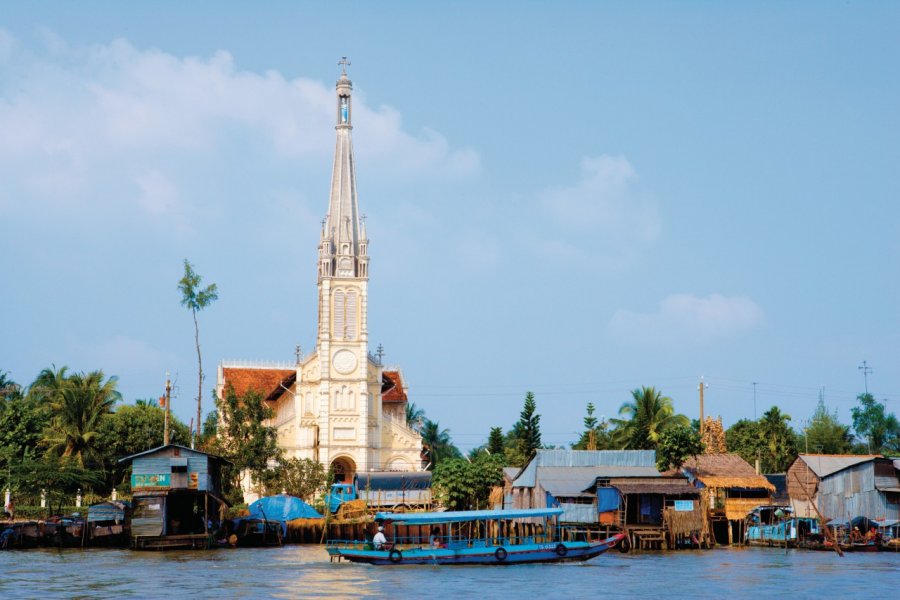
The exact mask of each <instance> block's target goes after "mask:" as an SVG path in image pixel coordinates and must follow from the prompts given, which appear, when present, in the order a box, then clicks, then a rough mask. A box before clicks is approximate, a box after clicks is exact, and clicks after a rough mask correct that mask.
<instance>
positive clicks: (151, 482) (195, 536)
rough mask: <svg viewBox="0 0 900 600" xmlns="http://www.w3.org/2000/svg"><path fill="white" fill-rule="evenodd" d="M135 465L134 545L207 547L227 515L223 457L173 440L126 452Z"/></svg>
mask: <svg viewBox="0 0 900 600" xmlns="http://www.w3.org/2000/svg"><path fill="white" fill-rule="evenodd" d="M119 463H120V464H123V465H127V464H130V465H131V491H132V494H133V511H132V518H131V544H132V547H133V548H135V549H170V548H173V549H174V548H206V547H208V545H209V539H210V534H211V533H213V531H214V530H215V528H216V527H218V525H219V523H221V521H222V520H223V519H224V515H225V509H226V507H227V506H228V504H227V502H226V501H225V500H224V499H223V497H222V466H223V465H230V464H231V463H230V462H229V461H227V460H225V459H224V458H221V457H218V456H214V455H212V454H207V453H205V452H200V451H199V450H192V449H190V448H185V447H184V446H179V445H177V444H169V445H167V446H161V447H159V448H153V449H152V450H147V451H146V452H141V453H139V454H134V455H132V456H127V457H125V458H122V459H120V460H119Z"/></svg>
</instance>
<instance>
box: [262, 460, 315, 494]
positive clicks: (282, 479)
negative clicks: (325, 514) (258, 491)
mask: <svg viewBox="0 0 900 600" xmlns="http://www.w3.org/2000/svg"><path fill="white" fill-rule="evenodd" d="M325 477H326V473H325V467H324V466H323V465H322V463H320V462H318V461H314V460H310V459H308V458H282V459H280V460H279V461H278V465H277V466H276V467H275V468H274V469H269V470H268V471H266V472H264V473H263V474H262V483H263V486H264V488H265V493H266V495H267V496H271V495H275V494H281V493H286V494H290V495H291V496H297V497H298V498H302V499H303V500H306V501H312V499H313V496H314V495H315V493H316V492H317V491H318V490H320V489H321V488H322V487H323V486H324V485H325Z"/></svg>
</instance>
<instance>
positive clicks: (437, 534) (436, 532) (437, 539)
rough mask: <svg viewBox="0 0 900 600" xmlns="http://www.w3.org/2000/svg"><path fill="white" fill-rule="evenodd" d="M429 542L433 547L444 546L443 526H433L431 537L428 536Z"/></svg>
mask: <svg viewBox="0 0 900 600" xmlns="http://www.w3.org/2000/svg"><path fill="white" fill-rule="evenodd" d="M428 543H429V544H430V545H431V547H432V548H443V547H444V544H443V543H441V528H440V527H438V526H437V525H435V526H434V527H432V528H431V537H430V538H428Z"/></svg>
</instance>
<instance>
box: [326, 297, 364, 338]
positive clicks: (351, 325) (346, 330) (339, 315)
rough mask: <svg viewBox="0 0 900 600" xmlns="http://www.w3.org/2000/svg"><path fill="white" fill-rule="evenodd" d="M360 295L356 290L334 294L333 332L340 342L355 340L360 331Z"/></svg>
mask: <svg viewBox="0 0 900 600" xmlns="http://www.w3.org/2000/svg"><path fill="white" fill-rule="evenodd" d="M358 297H359V296H358V294H357V293H356V290H349V291H346V292H345V291H344V290H336V291H335V292H334V303H333V305H332V306H333V311H334V315H333V322H334V329H333V331H332V333H333V335H334V337H335V338H336V339H339V340H355V339H356V336H357V330H358V325H357V324H358V322H359V315H358V309H357V299H358Z"/></svg>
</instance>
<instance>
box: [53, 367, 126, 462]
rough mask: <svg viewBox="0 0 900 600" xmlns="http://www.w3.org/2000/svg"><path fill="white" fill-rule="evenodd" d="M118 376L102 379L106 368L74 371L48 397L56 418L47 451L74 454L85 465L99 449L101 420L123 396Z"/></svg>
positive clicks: (60, 454)
mask: <svg viewBox="0 0 900 600" xmlns="http://www.w3.org/2000/svg"><path fill="white" fill-rule="evenodd" d="M117 384H118V378H117V377H110V378H109V379H107V380H106V381H105V382H104V381H103V371H93V372H92V373H88V374H87V375H84V374H83V373H79V374H76V375H72V376H71V377H68V378H67V379H66V380H65V383H64V384H63V385H61V386H59V387H58V388H57V389H56V390H55V391H54V393H53V394H52V395H51V396H49V397H48V400H49V402H50V407H51V409H52V410H53V414H54V416H53V420H52V421H51V423H50V428H49V430H48V431H47V435H46V438H45V444H46V445H47V453H48V454H52V455H56V456H62V457H71V458H72V459H74V460H75V462H76V463H77V464H78V465H79V466H80V467H82V468H83V467H84V462H85V458H92V457H93V456H94V455H95V454H96V453H97V448H96V445H97V441H98V437H99V430H100V422H101V420H102V418H103V416H104V415H106V414H109V413H110V412H111V409H112V407H113V405H114V404H115V403H116V402H118V401H119V400H121V399H122V394H121V393H119V391H118V390H116V386H117Z"/></svg>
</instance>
